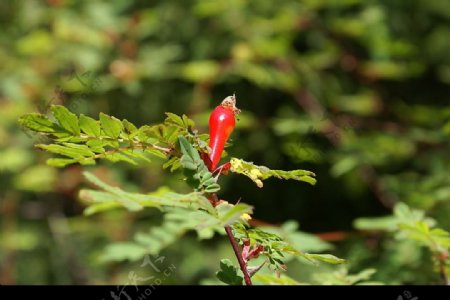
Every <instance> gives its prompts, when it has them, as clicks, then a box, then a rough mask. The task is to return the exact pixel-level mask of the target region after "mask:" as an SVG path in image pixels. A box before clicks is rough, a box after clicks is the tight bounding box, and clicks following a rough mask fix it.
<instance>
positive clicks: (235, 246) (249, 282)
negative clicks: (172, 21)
mask: <svg viewBox="0 0 450 300" xmlns="http://www.w3.org/2000/svg"><path fill="white" fill-rule="evenodd" d="M207 197H208V200H209V201H210V202H211V204H212V206H214V207H216V205H218V204H219V203H220V200H219V197H218V196H217V194H216V193H211V194H208V195H207ZM225 232H226V233H227V236H228V239H229V240H230V243H231V246H232V247H233V251H234V254H235V255H236V258H237V260H238V262H239V267H240V269H241V271H242V274H244V281H245V284H246V285H253V284H252V280H251V279H250V275H249V273H248V270H247V264H246V263H245V261H244V258H243V257H242V253H241V250H240V249H239V245H238V243H237V242H236V239H235V238H234V235H233V231H232V230H231V227H230V225H226V226H225Z"/></svg>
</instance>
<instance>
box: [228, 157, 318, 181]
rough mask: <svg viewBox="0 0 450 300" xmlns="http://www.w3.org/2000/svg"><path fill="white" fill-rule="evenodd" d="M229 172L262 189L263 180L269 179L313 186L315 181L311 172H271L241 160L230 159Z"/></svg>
mask: <svg viewBox="0 0 450 300" xmlns="http://www.w3.org/2000/svg"><path fill="white" fill-rule="evenodd" d="M230 163H231V169H230V171H231V172H234V173H237V174H242V175H245V176H247V177H248V178H250V179H251V180H252V181H253V182H255V183H256V185H257V186H258V187H260V188H261V187H263V182H262V181H263V180H265V179H268V178H270V177H276V178H278V179H293V180H298V181H304V182H307V183H310V184H312V185H314V184H315V183H316V179H315V178H314V176H315V174H314V173H313V172H311V171H306V170H293V171H282V170H271V169H269V168H267V167H264V166H257V165H254V164H253V163H250V162H246V161H244V160H241V159H237V158H231V161H230Z"/></svg>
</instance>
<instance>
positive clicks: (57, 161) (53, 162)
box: [47, 158, 77, 168]
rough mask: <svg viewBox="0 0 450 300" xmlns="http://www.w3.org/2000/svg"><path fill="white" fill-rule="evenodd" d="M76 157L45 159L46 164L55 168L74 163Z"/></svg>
mask: <svg viewBox="0 0 450 300" xmlns="http://www.w3.org/2000/svg"><path fill="white" fill-rule="evenodd" d="M76 162H77V160H76V159H70V158H50V159H47V165H49V166H52V167H56V168H62V167H65V166H67V165H70V164H74V163H76Z"/></svg>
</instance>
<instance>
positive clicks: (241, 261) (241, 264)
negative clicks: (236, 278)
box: [225, 225, 253, 285]
mask: <svg viewBox="0 0 450 300" xmlns="http://www.w3.org/2000/svg"><path fill="white" fill-rule="evenodd" d="M225 231H226V232H227V236H228V239H229V240H230V243H231V246H232V247H233V250H234V254H235V255H236V258H237V260H238V262H239V267H240V268H241V271H242V273H243V274H244V281H245V284H246V285H253V284H252V280H251V279H250V275H249V274H248V271H247V265H246V263H245V262H244V259H243V258H242V254H241V251H240V249H239V245H238V244H237V242H236V240H235V238H234V235H233V231H232V230H231V227H230V225H226V226H225Z"/></svg>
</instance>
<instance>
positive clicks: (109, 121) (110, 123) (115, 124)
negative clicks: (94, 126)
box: [100, 112, 123, 139]
mask: <svg viewBox="0 0 450 300" xmlns="http://www.w3.org/2000/svg"><path fill="white" fill-rule="evenodd" d="M100 124H101V125H102V129H103V132H104V133H105V135H107V136H109V137H111V138H113V139H117V138H118V137H119V136H120V133H121V132H122V129H123V125H122V122H121V121H120V120H119V119H117V118H115V117H112V116H108V115H106V114H104V113H102V112H101V113H100Z"/></svg>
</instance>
